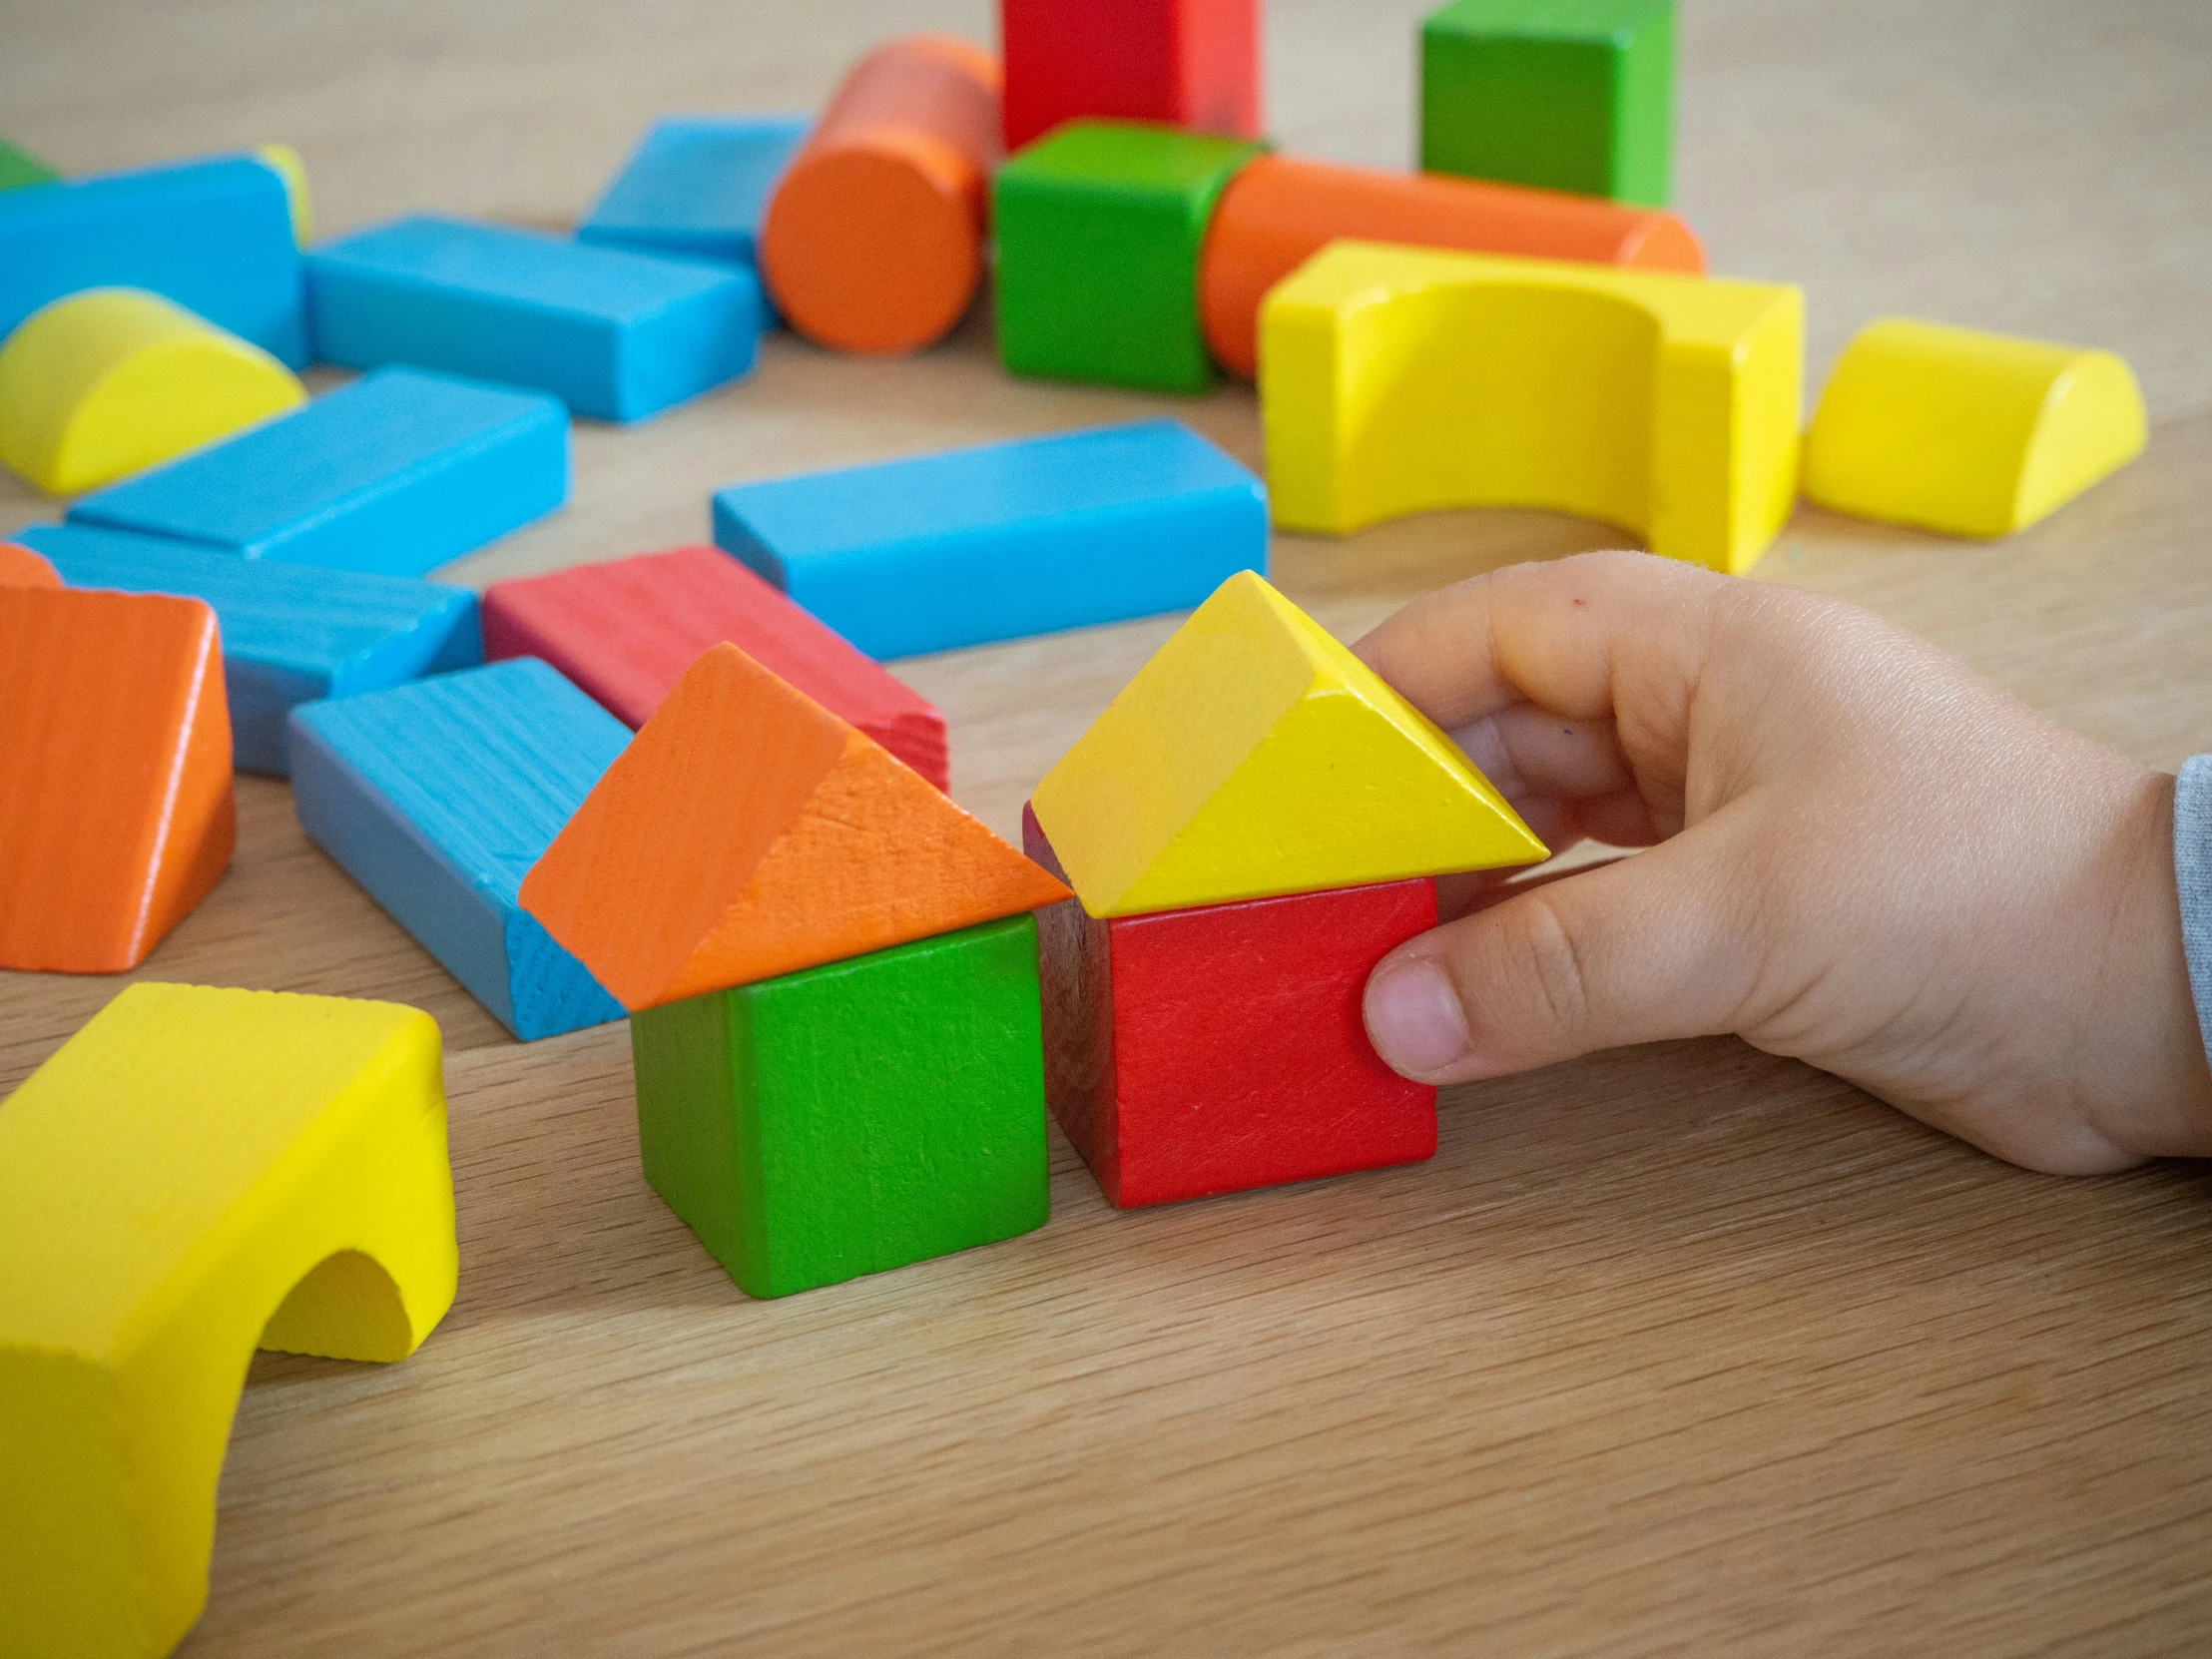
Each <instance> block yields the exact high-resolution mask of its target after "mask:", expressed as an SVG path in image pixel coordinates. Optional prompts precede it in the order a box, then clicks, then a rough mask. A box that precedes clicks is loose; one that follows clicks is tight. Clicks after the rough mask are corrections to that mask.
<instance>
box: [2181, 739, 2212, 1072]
mask: <svg viewBox="0 0 2212 1659" xmlns="http://www.w3.org/2000/svg"><path fill="white" fill-rule="evenodd" d="M2174 879H2175V880H2176V881H2177V882H2178V883H2179V884H2180V887H2181V946H2182V949H2183V950H2184V951H2185V952H2187V954H2188V957H2189V991H2190V994H2191V995H2193V996H2194V997H2195V998H2196V999H2197V1029H2198V1031H2199V1032H2201V1033H2202V1034H2203V1037H2204V1052H2205V1053H2206V1055H2207V1056H2212V755H2199V756H2197V757H2196V758H2195V759H2194V760H2190V761H2184V762H2183V763H2182V766H2181V777H2180V779H2179V780H2178V781H2177V782H2176V784H2175V787H2174Z"/></svg>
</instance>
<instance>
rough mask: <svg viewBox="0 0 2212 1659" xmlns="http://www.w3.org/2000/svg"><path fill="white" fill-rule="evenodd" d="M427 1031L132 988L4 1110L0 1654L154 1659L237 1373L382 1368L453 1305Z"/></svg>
mask: <svg viewBox="0 0 2212 1659" xmlns="http://www.w3.org/2000/svg"><path fill="white" fill-rule="evenodd" d="M455 1261H456V1258H455V1254H454V1240H453V1182H452V1175H451V1173H450V1170H449V1168H448V1165H447V1162H446V1149H445V1095H444V1089H443V1085H442V1082H441V1080H440V1074H439V1063H438V1028H437V1025H436V1023H435V1022H434V1021H433V1020H431V1018H430V1016H429V1015H427V1014H424V1013H421V1012H418V1011H417V1010H415V1009H413V1008H401V1007H395V1006H393V1005H392V1004H390V1003H384V1002H356V1001H349V1000H345V999H341V998H338V997H327V996H290V995H283V994H279V993H277V992H274V991H234V990H210V989H207V988H205V987H202V986H196V985H158V984H138V985H133V986H131V987H130V988H129V989H128V990H126V991H124V992H123V994H122V995H120V996H118V997H117V998H116V999H115V1000H114V1001H113V1002H111V1003H109V1004H108V1006H107V1007H105V1008H103V1009H102V1010H101V1011H100V1012H99V1013H98V1014H97V1015H95V1016H94V1017H93V1019H92V1020H91V1021H90V1022H89V1023H88V1024H87V1025H86V1026H85V1028H84V1029H83V1030H81V1031H79V1032H78V1033H77V1035H76V1036H74V1037H72V1038H71V1039H70V1040H69V1041H68V1042H67V1043H66V1044H64V1045H63V1047H62V1048H61V1050H60V1051H59V1052H58V1053H56V1054H55V1055H54V1057H53V1058H52V1059H50V1060H48V1061H47V1062H46V1064H45V1065H43V1066H41V1067H39V1069H38V1070H37V1071H35V1072H33V1073H32V1074H31V1076H30V1077H29V1079H28V1080H26V1081H25V1082H24V1084H23V1086H22V1087H21V1088H19V1089H18V1090H16V1092H15V1093H14V1094H13V1095H11V1096H9V1097H8V1098H7V1099H6V1100H5V1101H0V1494H4V1496H0V1653H5V1654H7V1655H9V1656H10V1659H36V1656H44V1655H64V1654H66V1655H70V1656H72V1659H101V1656H105V1655H111V1654H117V1655H154V1654H163V1653H167V1652H168V1651H169V1650H170V1649H171V1648H172V1647H174V1646H175V1645H176V1644H177V1643H178V1642H179V1641H180V1640H182V1639H183V1637H184V1635H185V1632H186V1631H187V1630H189V1629H190V1628H191V1627H192V1624H193V1621H194V1620H195V1619H197V1618H198V1617H199V1616H200V1610H201V1608H202V1606H204V1605H205V1603H206V1601H207V1594H208V1559H209V1553H210V1551H211V1549H212V1548H213V1545H214V1542H215V1497H216V1478H217V1476H218V1474H219V1473H220V1472H221V1470H222V1467H223V1452H224V1446H225V1442H226V1441H227V1439H228V1438H229V1435H230V1430H231V1418H232V1415H233V1413H234V1412H235V1410H236V1409H237V1406H238V1399H239V1391H240V1389H241V1387H242V1386H243V1385H244V1383H245V1381H246V1368H247V1362H248V1361H249V1360H251V1359H252V1358H253V1354H254V1350H255V1348H256V1347H257V1346H259V1347H262V1348H274V1349H282V1350H284V1351H286V1352H289V1353H295V1354H319V1355H325V1356H328V1357H330V1358H333V1359H340V1360H399V1359H403V1358H405V1357H406V1356H407V1355H408V1354H411V1353H412V1352H414V1349H415V1346H416V1345H417V1344H418V1343H420V1342H421V1341H422V1339H423V1337H424V1336H425V1335H427V1334H428V1332H429V1331H430V1328H431V1327H432V1326H434V1325H436V1324H437V1322H438V1321H439V1320H440V1319H441V1318H443V1317H444V1315H445V1311H446V1309H447V1308H449V1307H450V1306H451V1305H452V1302H453V1288H454V1272H455Z"/></svg>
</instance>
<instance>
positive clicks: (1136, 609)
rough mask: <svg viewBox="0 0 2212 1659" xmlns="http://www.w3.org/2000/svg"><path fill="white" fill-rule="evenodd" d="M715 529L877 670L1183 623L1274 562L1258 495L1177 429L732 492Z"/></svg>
mask: <svg viewBox="0 0 2212 1659" xmlns="http://www.w3.org/2000/svg"><path fill="white" fill-rule="evenodd" d="M714 525H715V541H716V543H717V544H718V545H720V546H721V547H723V548H725V549H726V550H728V551H729V552H731V553H734V554H735V555H737V557H738V558H740V559H742V560H744V561H745V563H746V564H748V565H750V566H751V567H752V568H753V569H754V570H755V571H756V572H757V573H759V574H760V575H761V576H762V577H764V578H766V579H767V580H768V581H770V582H772V583H774V584H775V585H776V586H777V587H778V588H780V589H781V590H783V591H784V592H785V593H787V594H789V595H790V596H791V597H792V598H793V599H794V600H795V601H796V602H798V603H799V604H800V605H803V606H805V607H806V608H807V609H808V610H809V611H811V612H813V613H814V614H815V615H816V616H818V617H820V618H821V619H822V620H823V621H824V622H826V623H828V624H829V625H830V627H831V628H834V629H835V630H836V631H837V632H838V633H840V634H842V635H843V636H844V637H845V638H846V639H848V640H850V641H851V642H852V643H853V644H854V645H856V646H858V647H859V648H860V649H861V650H862V651H864V652H866V653H867V654H868V655H869V656H871V657H875V658H888V657H910V656H915V655H917V654H919V653H921V652H925V651H948V650H952V649H953V648H955V647H958V646H964V645H981V644H984V643H986V642H988V641H991V640H1007V639H1020V638H1023V637H1025V636H1028V635H1031V634H1046V633H1052V632H1054V631H1056V630H1058V629H1063V628H1086V627H1090V626H1092V625H1094V624H1097V623H1103V622H1119V621H1122V620H1124V619H1126V618H1129V617H1135V616H1149V615H1152V614H1154V613H1156V612H1160V611H1173V610H1180V609H1182V608H1183V607H1185V606H1189V605H1195V604H1197V603H1198V602H1199V601H1200V600H1201V599H1203V598H1205V596H1206V595H1207V594H1208V593H1210V592H1212V591H1213V589H1214V588H1215V587H1216V586H1217V585H1218V584H1219V583H1220V582H1221V580H1222V579H1223V578H1224V577H1226V576H1227V575H1229V574H1230V573H1231V572H1232V571H1237V570H1265V569H1266V568H1267V562H1268V529H1267V497H1266V494H1265V492H1264V491H1263V490H1262V489H1261V487H1260V481H1259V480H1258V479H1257V478H1255V477H1253V476H1252V474H1251V473H1250V472H1248V471H1246V470H1245V469H1244V467H1242V466H1240V465H1239V464H1238V463H1237V462H1236V461H1234V460H1232V459H1231V458H1230V457H1229V456H1227V455H1225V454H1224V453H1222V451H1220V450H1219V449H1217V448H1215V447H1214V446H1213V445H1212V444H1211V443H1209V442H1207V441H1206V440H1205V439H1204V438H1202V437H1200V436H1199V435H1198V434H1197V433H1196V432H1194V431H1192V430H1191V429H1190V428H1189V427H1187V426H1185V425H1183V424H1182V423H1181V422H1179V421H1173V420H1148V421H1138V422H1134V423H1132V424H1130V425H1127V426H1105V427H1099V428H1097V429H1095V430H1092V431H1084V432H1060V433H1055V434H1053V435H1051V436H1048V437H1040V438H1022V439H1019V440H1017V441H1015V442H1012V443H993V444H984V445H981V446H979V447H977V448H973V449H949V450H945V451H942V452H941V453H939V454H935V455H921V456H916V457H914V458H913V459H910V460H902V461H888V462H884V463H882V464H880V465H876V466H862V467H848V468H844V469H841V470H839V471H835V472H817V473H807V474H803V475H801V476H799V477H795V478H774V479H769V480H766V481H764V482H761V483H756V484H734V485H732V486H731V487H730V488H728V489H725V490H723V491H721V492H720V493H718V494H717V495H716V496H715V504H714Z"/></svg>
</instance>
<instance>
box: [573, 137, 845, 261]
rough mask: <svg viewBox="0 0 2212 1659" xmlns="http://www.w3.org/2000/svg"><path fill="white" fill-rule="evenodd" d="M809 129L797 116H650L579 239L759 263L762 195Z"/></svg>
mask: <svg viewBox="0 0 2212 1659" xmlns="http://www.w3.org/2000/svg"><path fill="white" fill-rule="evenodd" d="M807 128H808V120H807V117H805V116H803V115H763V116H714V115H676V116H669V117H668V118H666V119H665V120H662V121H656V122H655V123H654V124H653V125H652V126H651V127H649V128H647V129H646V134H645V137H644V138H642V139H640V140H639V141H638V147H637V149H635V150H633V151H632V152H631V153H630V159H629V160H628V161H627V162H625V163H624V164H623V167H622V171H621V172H620V173H619V174H617V175H616V176H615V181H614V183H613V184H611V185H609V186H608V187H607V190H606V194H605V195H603V196H601V197H600V199H599V201H598V203H597V205H595V206H594V207H593V209H592V211H591V213H590V215H589V216H588V217H587V218H586V219H585V221H584V223H583V224H581V225H579V226H578V227H577V228H576V240H577V241H578V242H589V243H596V244H598V245H599V246H601V247H603V248H628V249H632V250H635V251H636V252H638V253H641V254H668V255H676V256H680V257H683V258H689V259H701V260H721V261H723V262H725V263H727V264H730V265H742V266H746V267H748V268H750V269H755V270H757V269H759V265H760V262H759V260H758V259H757V258H756V257H755V249H756V246H757V245H758V243H759V241H760V235H761V221H762V219H763V218H764V217H765V216H766V215H767V213H768V199H769V195H770V193H771V192H772V191H774V190H775V188H776V181H777V180H778V179H780V178H782V177H783V174H784V164H785V163H787V162H788V161H790V160H791V156H792V152H793V151H794V150H796V149H798V148H799V144H800V141H801V140H802V139H804V138H805V137H806V136H807Z"/></svg>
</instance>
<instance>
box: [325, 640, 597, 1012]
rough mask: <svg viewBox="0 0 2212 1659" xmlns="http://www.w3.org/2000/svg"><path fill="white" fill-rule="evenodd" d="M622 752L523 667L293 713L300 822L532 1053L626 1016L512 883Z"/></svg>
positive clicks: (538, 671) (557, 690) (548, 680)
mask: <svg viewBox="0 0 2212 1659" xmlns="http://www.w3.org/2000/svg"><path fill="white" fill-rule="evenodd" d="M629 741H630V733H629V730H628V728H626V727H625V726H624V725H623V724H622V722H620V721H619V720H617V719H615V717H614V716H612V715H610V714H608V713H607V712H606V710H604V709H602V708H600V707H599V705H598V704H596V703H594V702H593V701H592V700H591V699H590V698H588V697H586V696H585V695H584V694H583V693H582V692H580V691H578V690H577V689H576V688H575V687H574V686H572V685H570V684H569V682H568V681H567V680H565V679H563V678H562V677H561V675H560V674H559V673H558V672H556V671H555V670H553V669H551V668H548V667H547V666H546V665H545V664H544V663H541V662H539V661H538V660H537V659H536V658H534V657H517V658H514V659H512V660H511V661H508V662H504V663H494V664H492V665H491V666H490V667H489V668H470V669H463V670H461V671H460V672H459V673H458V674H444V675H440V676H439V677H438V678H437V679H435V680H416V681H414V682H412V683H410V684H408V685H404V686H395V687H393V688H392V689H391V690H389V691H379V692H369V693H366V694H365V695H363V696H360V697H346V698H340V699H338V700H336V701H334V702H327V703H304V704H301V705H300V706H299V707H298V708H296V709H294V710H293V711H292V714H291V788H292V799H293V801H294V802H295V803H296V804H297V807H298V812H299V823H300V825H301V826H302V827H303V828H304V829H305V830H306V831H307V833H308V834H309V835H311V836H312V837H314V839H315V840H316V841H317V842H318V843H320V845H321V846H322V849H323V850H324V851H325V852H327V853H329V854H330V856H331V857H333V858H335V859H336V860H337V861H338V862H339V863H340V864H342V865H343V866H344V867H345V871H346V873H347V874H349V875H351V876H352V877H353V879H354V880H356V881H358V882H359V883H360V884H361V885H362V886H363V887H365V888H367V889H368V894H369V896H370V897H371V898H373V899H375V900H376V902H377V903H379V904H381V905H382V906H383V907H384V908H385V909H386V910H388V911H390V912H391V915H392V918H393V919H394V920H395V921H397V922H398V923H399V925H400V926H402V927H404V928H406V930H407V931H408V932H410V933H412V934H413V935H414V937H415V940H416V942H417V943H419V944H420V945H421V946H422V947H423V949H425V950H427V951H429V952H430V954H431V955H433V956H435V957H436V958H437V959H438V960H439V961H440V962H442V963H444V964H445V967H446V969H447V971H448V972H450V973H451V974H452V975H453V977H454V978H456V979H458V980H459V981H460V982H461V983H462V984H463V985H465V986H466V987H467V988H468V990H469V993H470V994H471V995H473V996H474V997H475V998H476V999H477V1001H479V1002H481V1003H483V1005H484V1006H485V1007H487V1008H489V1009H490V1010H491V1011H492V1013H493V1014H495V1015H496V1016H498V1019H499V1022H500V1023H501V1024H502V1025H504V1026H506V1028H507V1029H508V1030H509V1031H512V1032H513V1033H514V1034H515V1035H516V1036H518V1037H521V1038H522V1039H524V1040H525V1041H528V1040H529V1039H531V1038H534V1037H550V1036H553V1035H555V1034H557V1033H559V1032H562V1031H573V1030H575V1029H577V1028H578V1027H579V1026H584V1025H597V1024H599V1023H600V1022H601V1021H603V1020H610V1019H620V1018H622V1005H621V1004H620V1003H618V1002H617V1001H615V999H614V998H613V997H611V996H609V995H608V994H607V992H606V991H605V990H604V989H603V988H602V987H601V986H600V983H599V981H598V980H596V979H594V978H593V977H592V976H591V974H590V972H589V971H588V970H587V969H586V968H585V967H584V964H583V963H581V962H579V961H578V960H577V959H576V958H575V957H573V956H571V955H570V954H569V953H568V952H567V951H566V950H564V949H562V948H561V947H560V946H559V945H558V944H556V943H554V942H553V939H552V937H551V935H549V934H548V933H547V932H546V931H545V929H544V928H543V927H541V926H540V925H539V924H538V922H537V920H536V918H535V917H533V916H531V915H530V913H529V912H528V911H526V910H524V909H523V908H522V906H521V904H520V902H519V895H520V893H521V891H522V877H523V876H524V875H525V874H526V873H527V872H528V871H529V868H530V866H531V865H532V864H534V863H536V862H537V861H538V859H539V857H540V856H541V855H542V854H543V853H544V851H545V849H546V847H547V846H548V845H550V844H551V842H552V840H553V837H554V836H555V835H557V834H559V833H560V831H561V827H562V826H563V825H565V824H567V823H568V821H569V819H570V818H571V817H573V816H574V815H575V812H576V809H577V808H578V807H579V806H581V805H582V804H583V800H584V797H585V796H586V795H587V794H589V793H590V791H591V787H592V786H593V785H594V784H596V783H598V782H599V775H600V774H601V773H603V772H605V771H606V770H607V768H608V766H609V765H610V764H611V763H612V762H613V760H614V758H615V757H616V756H617V755H619V754H621V753H622V750H623V746H624V745H625V744H627V743H628V742H629Z"/></svg>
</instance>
